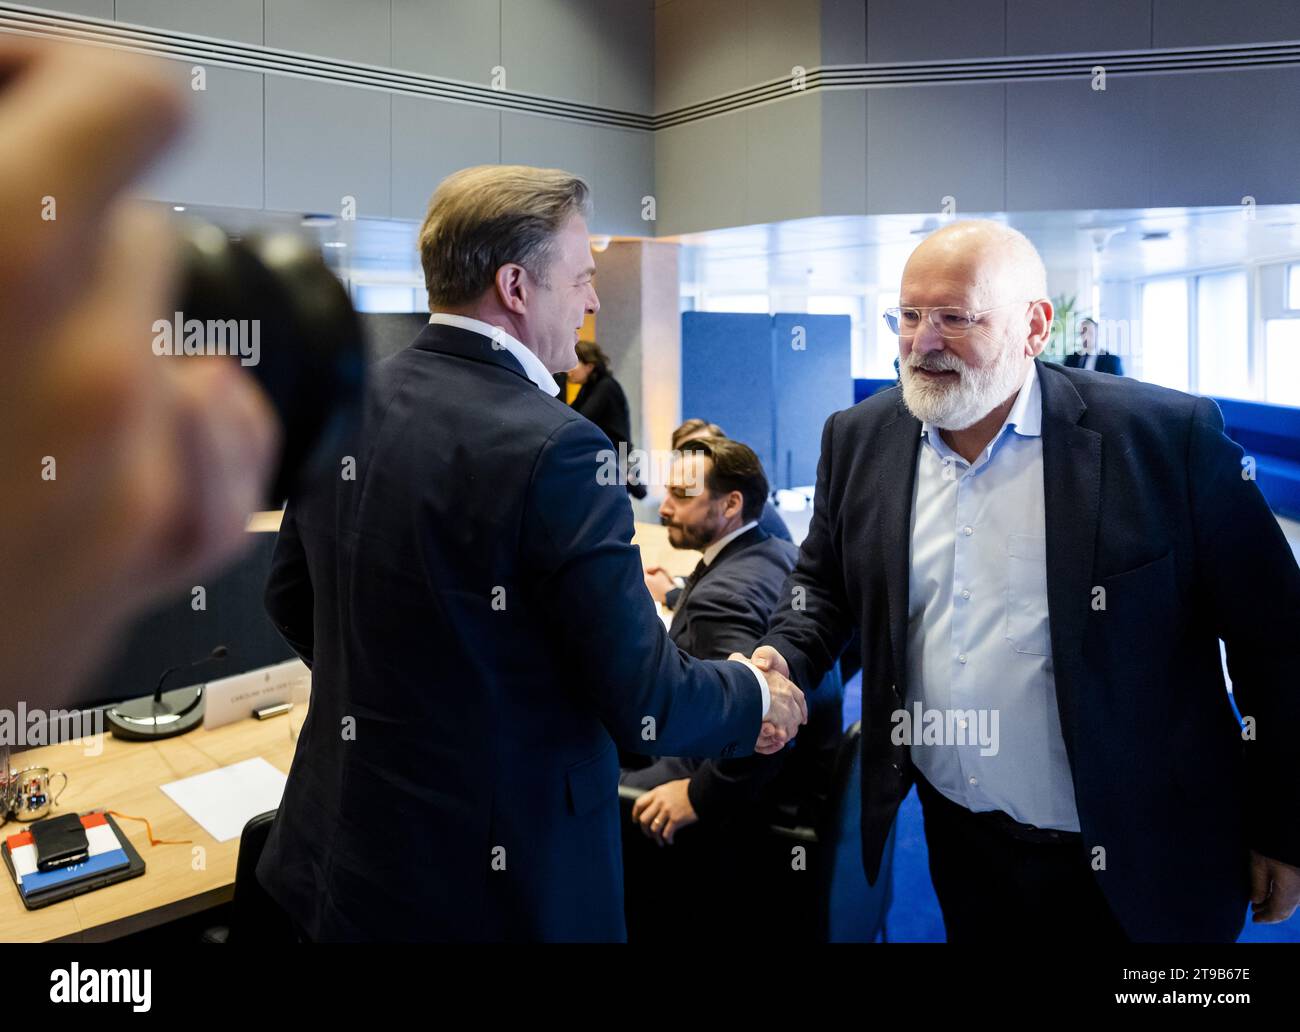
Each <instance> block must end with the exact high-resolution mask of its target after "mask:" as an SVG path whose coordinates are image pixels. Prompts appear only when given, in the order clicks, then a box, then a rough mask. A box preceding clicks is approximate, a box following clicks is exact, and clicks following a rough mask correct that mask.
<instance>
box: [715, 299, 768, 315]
mask: <svg viewBox="0 0 1300 1032" xmlns="http://www.w3.org/2000/svg"><path fill="white" fill-rule="evenodd" d="M703 302H704V303H703V304H701V305H700V308H699V310H700V311H701V312H749V313H751V314H757V315H767V314H768V306H769V302H768V299H767V295H766V294H710V295H708V296H706V297H705V298H704V299H703Z"/></svg>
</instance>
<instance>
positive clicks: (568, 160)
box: [501, 111, 597, 183]
mask: <svg viewBox="0 0 1300 1032" xmlns="http://www.w3.org/2000/svg"><path fill="white" fill-rule="evenodd" d="M596 133H597V129H596V127H595V126H589V125H583V124H581V123H579V122H566V121H565V120H564V119H560V118H543V117H541V116H539V115H520V114H516V113H514V112H512V111H506V112H502V114H501V163H502V164H503V165H538V166H541V167H542V168H562V169H564V170H565V171H568V172H572V173H574V174H575V175H579V176H582V178H583V179H585V180H587V182H588V183H594V182H595V180H596Z"/></svg>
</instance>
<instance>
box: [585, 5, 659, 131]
mask: <svg viewBox="0 0 1300 1032" xmlns="http://www.w3.org/2000/svg"><path fill="white" fill-rule="evenodd" d="M597 6H598V22H597V24H598V26H599V31H600V38H601V40H602V42H601V44H600V45H599V46H597V48H596V103H597V104H599V105H600V106H601V107H609V108H614V109H615V110H617V111H635V112H638V113H640V114H645V115H648V114H650V112H651V111H653V110H654V70H655V69H654V63H655V62H654V43H655V24H654V8H653V7H652V6H651V3H650V0H618V2H617V3H610V2H608V0H606V2H605V3H601V4H598V5H597Z"/></svg>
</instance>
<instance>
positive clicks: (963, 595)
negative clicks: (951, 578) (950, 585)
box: [961, 591, 970, 598]
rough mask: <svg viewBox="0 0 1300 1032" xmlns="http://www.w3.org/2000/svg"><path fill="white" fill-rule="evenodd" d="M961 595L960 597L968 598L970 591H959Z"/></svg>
mask: <svg viewBox="0 0 1300 1032" xmlns="http://www.w3.org/2000/svg"><path fill="white" fill-rule="evenodd" d="M961 597H962V598H970V592H969V591H963V592H962V593H961Z"/></svg>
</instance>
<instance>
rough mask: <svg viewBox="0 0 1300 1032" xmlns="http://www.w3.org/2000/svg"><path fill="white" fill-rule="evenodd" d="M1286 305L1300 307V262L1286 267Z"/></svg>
mask: <svg viewBox="0 0 1300 1032" xmlns="http://www.w3.org/2000/svg"><path fill="white" fill-rule="evenodd" d="M1286 306H1287V308H1296V309H1300V262H1297V263H1296V264H1295V265H1288V266H1287V267H1286Z"/></svg>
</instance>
